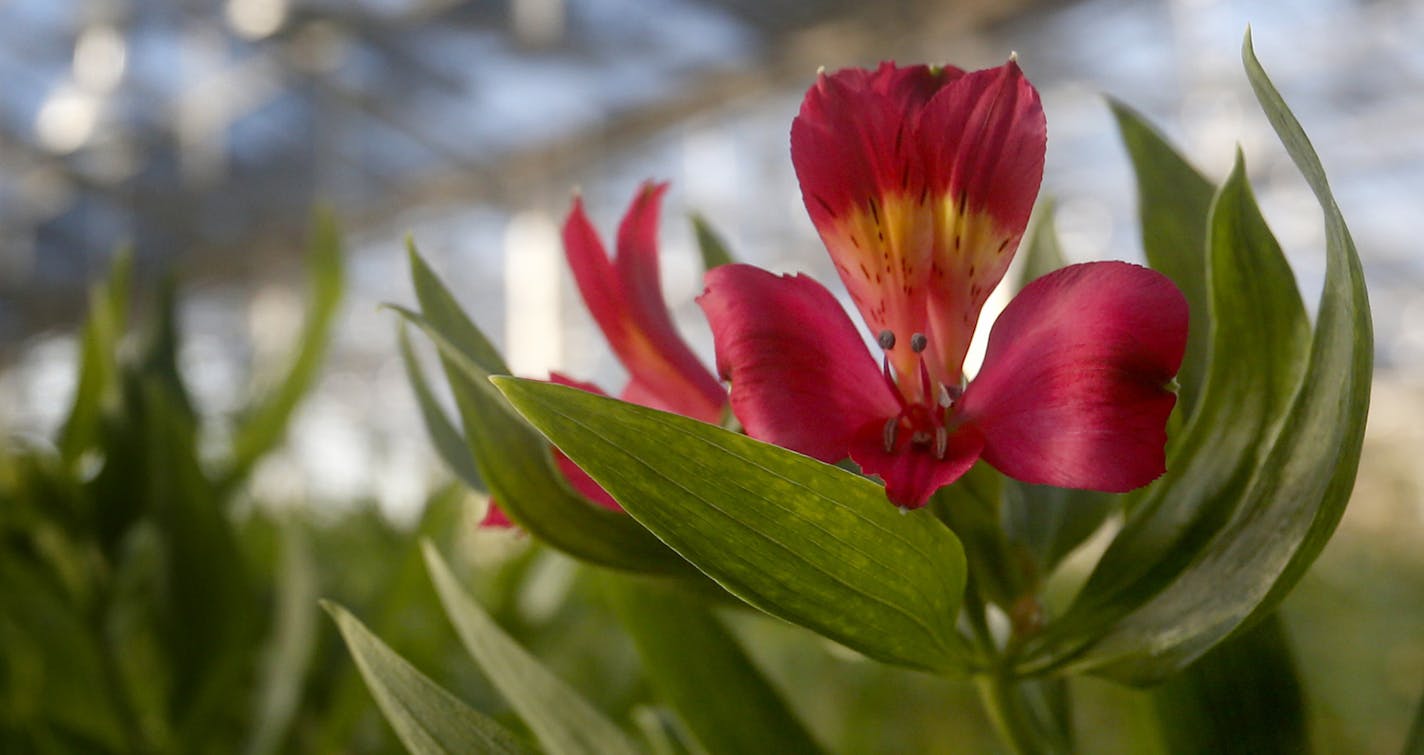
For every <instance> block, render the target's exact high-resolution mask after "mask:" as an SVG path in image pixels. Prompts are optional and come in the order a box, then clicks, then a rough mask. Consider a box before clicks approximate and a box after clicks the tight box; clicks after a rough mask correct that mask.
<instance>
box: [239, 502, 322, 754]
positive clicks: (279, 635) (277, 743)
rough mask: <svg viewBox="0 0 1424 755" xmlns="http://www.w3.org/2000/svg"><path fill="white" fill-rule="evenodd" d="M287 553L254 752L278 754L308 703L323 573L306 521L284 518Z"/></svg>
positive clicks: (264, 665)
mask: <svg viewBox="0 0 1424 755" xmlns="http://www.w3.org/2000/svg"><path fill="white" fill-rule="evenodd" d="M280 532H281V536H282V537H281V545H282V553H281V560H280V561H279V562H278V568H277V585H276V588H277V595H276V600H275V607H274V608H275V610H274V611H273V617H272V630H271V634H270V635H269V638H268V640H267V646H266V648H265V649H264V651H263V654H262V659H261V666H260V668H259V671H258V674H259V679H260V681H259V682H258V685H257V693H256V694H255V695H254V696H253V708H254V711H255V713H254V715H253V718H252V720H253V724H252V728H251V734H250V738H249V739H248V740H247V748H246V752H247V753H248V755H264V754H265V753H272V752H278V751H279V750H280V749H281V746H282V742H283V740H284V738H285V737H286V736H287V730H288V729H289V727H290V726H291V723H292V719H293V718H294V717H295V716H296V714H297V710H298V708H300V706H301V702H302V692H303V689H304V687H305V684H306V677H307V669H308V667H309V666H310V665H311V657H312V650H313V649H314V648H315V646H316V628H317V621H316V619H317V613H316V607H317V571H316V562H315V561H314V560H313V558H312V554H311V548H310V546H309V545H308V544H307V541H306V535H305V533H304V532H302V530H301V525H300V524H298V523H297V522H296V521H295V520H292V519H284V520H282V522H281V525H280Z"/></svg>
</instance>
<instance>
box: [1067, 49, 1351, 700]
mask: <svg viewBox="0 0 1424 755" xmlns="http://www.w3.org/2000/svg"><path fill="white" fill-rule="evenodd" d="M1243 57H1244V59H1245V64H1246V69H1247V74H1248V76H1249V77H1250V79H1251V84H1252V87H1253V88H1254V89H1255V90H1256V95H1257V98H1258V100H1259V101H1260V103H1261V106H1262V108H1263V110H1265V112H1266V114H1267V116H1268V117H1269V118H1270V120H1271V123H1272V125H1273V126H1274V127H1275V129H1276V132H1277V134H1279V135H1280V137H1281V140H1282V142H1284V144H1285V146H1286V149H1287V151H1288V152H1289V153H1290V155H1291V157H1292V159H1294V160H1295V163H1296V165H1297V167H1299V168H1300V170H1301V172H1302V173H1303V174H1304V175H1305V177H1306V179H1307V181H1308V182H1309V183H1310V185H1311V187H1312V189H1313V190H1314V191H1315V194H1316V197H1317V198H1318V199H1319V201H1320V205H1321V208H1322V209H1323V211H1324V214H1325V228H1326V272H1325V287H1324V290H1323V292H1322V293H1321V299H1320V308H1319V317H1318V319H1317V321H1316V325H1315V330H1314V336H1313V339H1312V342H1311V346H1310V353H1309V357H1308V360H1307V362H1306V371H1305V374H1304V377H1303V379H1302V380H1301V381H1300V390H1299V391H1298V392H1296V393H1295V395H1294V396H1293V397H1292V400H1291V404H1290V411H1289V413H1288V415H1287V416H1286V418H1285V420H1284V423H1283V424H1282V425H1281V426H1280V429H1279V431H1278V432H1276V433H1275V434H1274V439H1273V441H1272V442H1270V443H1269V444H1265V445H1264V448H1266V449H1268V450H1267V451H1266V452H1265V454H1264V455H1263V456H1262V457H1258V458H1260V461H1259V463H1258V464H1257V465H1256V467H1255V469H1254V470H1252V472H1251V475H1250V477H1249V479H1248V480H1245V481H1243V483H1241V486H1240V488H1239V489H1228V490H1226V491H1223V492H1222V495H1231V496H1232V497H1234V498H1236V499H1237V500H1239V503H1238V504H1237V505H1235V506H1234V507H1233V508H1234V511H1233V513H1232V515H1231V518H1230V519H1229V520H1228V521H1227V522H1226V523H1225V524H1224V525H1223V526H1221V527H1220V528H1219V531H1218V532H1217V534H1216V535H1215V537H1213V538H1212V539H1211V540H1210V541H1209V542H1207V543H1206V544H1205V545H1204V547H1203V548H1201V549H1200V551H1199V553H1198V555H1196V557H1195V558H1194V559H1193V560H1192V561H1191V563H1190V565H1189V566H1187V568H1186V569H1185V570H1184V571H1182V573H1181V574H1180V576H1178V577H1177V578H1176V579H1175V580H1173V581H1172V582H1171V584H1170V585H1168V586H1167V587H1166V588H1165V589H1162V590H1161V591H1160V592H1158V593H1157V594H1156V595H1155V596H1154V597H1153V598H1152V599H1151V600H1150V601H1148V602H1147V603H1146V604H1144V605H1142V606H1141V607H1140V608H1137V609H1136V610H1134V611H1133V612H1132V613H1131V614H1129V615H1127V616H1126V617H1124V618H1123V619H1122V620H1121V621H1119V622H1117V623H1116V624H1114V625H1113V626H1112V628H1111V629H1110V630H1109V631H1108V632H1107V633H1106V635H1105V636H1103V637H1102V639H1101V640H1099V641H1098V642H1097V643H1096V644H1095V645H1094V646H1093V647H1091V648H1090V649H1089V650H1088V652H1087V653H1085V654H1084V655H1083V656H1082V657H1080V658H1078V659H1076V660H1075V661H1074V664H1075V665H1076V666H1079V667H1081V668H1095V669H1097V670H1098V673H1102V674H1104V675H1107V676H1111V677H1115V678H1118V679H1122V680H1125V681H1131V682H1152V681H1157V680H1160V679H1162V678H1164V677H1165V676H1167V675H1170V674H1171V673H1173V672H1175V671H1177V670H1179V669H1181V668H1183V667H1184V666H1186V665H1187V664H1189V663H1191V662H1192V661H1193V660H1194V659H1196V658H1198V657H1200V656H1201V655H1202V654H1203V653H1205V652H1206V651H1207V650H1209V649H1210V648H1211V647H1212V646H1213V645H1215V644H1217V643H1218V642H1220V641H1222V640H1223V639H1225V638H1226V637H1227V636H1229V635H1230V634H1232V633H1233V632H1236V631H1238V630H1241V629H1242V628H1243V627H1244V626H1248V625H1249V624H1250V623H1252V622H1253V621H1254V620H1255V619H1257V618H1260V617H1261V616H1263V615H1264V614H1265V613H1267V612H1269V611H1270V610H1272V609H1273V608H1274V607H1275V606H1276V605H1277V604H1278V603H1279V602H1280V600H1281V599H1282V598H1283V597H1284V596H1285V594H1286V593H1287V592H1288V591H1289V590H1290V589H1291V588H1292V587H1293V586H1294V585H1295V583H1296V581H1297V580H1299V578H1300V576H1301V575H1302V574H1303V573H1304V572H1305V570H1306V569H1307V568H1308V567H1309V565H1310V564H1311V563H1312V562H1313V561H1314V560H1315V557H1316V556H1317V555H1318V554H1319V552H1320V549H1321V548H1323V547H1324V545H1325V542H1326V541H1327V540H1328V539H1329V537H1330V535H1331V534H1332V533H1333V532H1334V529H1335V525H1336V524H1337V523H1338V522H1339V520H1340V516H1341V515H1342V514H1343V513H1344V510H1345V505H1346V503H1347V502H1348V500H1349V496H1350V490H1351V488H1352V487H1353V486H1354V480H1355V472H1356V470H1357V468H1358V465H1359V458H1360V447H1361V444H1362V442H1363V438H1364V426H1365V419H1366V415H1367V413H1368V409H1369V395H1370V379H1371V375H1372V372H1373V366H1374V364H1373V363H1374V335H1373V328H1372V326H1371V323H1370V311H1369V301H1368V296H1367V294H1366V291H1365V281H1364V273H1363V270H1362V269H1361V266H1360V260H1359V256H1358V255H1357V254H1356V252H1355V247H1354V242H1353V241H1352V240H1351V239H1350V234H1349V230H1348V229H1347V228H1346V227H1345V222H1344V219H1343V218H1342V217H1341V215H1340V211H1339V208H1338V207H1337V206H1336V204H1335V201H1334V199H1333V197H1332V196H1331V194H1330V188H1329V185H1328V183H1327V182H1326V180H1325V175H1324V171H1323V169H1322V168H1321V166H1320V161H1319V158H1317V157H1316V155H1315V151H1314V149H1313V148H1312V147H1311V146H1310V142H1309V141H1308V140H1307V139H1306V137H1305V134H1304V132H1303V131H1302V130H1301V128H1300V124H1299V123H1298V122H1297V121H1296V120H1295V118H1294V116H1292V115H1291V114H1290V111H1289V109H1287V107H1286V105H1285V103H1284V102H1283V101H1282V100H1281V98H1280V95H1279V93H1277V92H1276V90H1275V88H1274V86H1273V85H1272V84H1271V82H1270V80H1269V79H1268V78H1267V77H1266V74H1265V72H1264V71H1263V70H1262V69H1261V67H1260V64H1259V63H1258V62H1257V61H1256V58H1255V55H1254V53H1253V52H1252V50H1251V44H1250V37H1249V35H1248V37H1247V40H1246V43H1245V45H1244V49H1243ZM1233 356H1234V357H1235V358H1237V359H1241V358H1245V357H1246V356H1247V355H1245V354H1242V353H1239V352H1237V353H1234V354H1233ZM1268 399H1269V394H1258V395H1257V400H1258V401H1261V400H1268ZM1237 421H1239V418H1233V419H1232V422H1233V423H1234V422H1237ZM1229 429H1230V425H1223V426H1220V427H1219V428H1218V432H1219V433H1221V437H1222V439H1223V442H1226V439H1227V438H1229V437H1230V434H1229Z"/></svg>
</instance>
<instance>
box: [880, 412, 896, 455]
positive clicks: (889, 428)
mask: <svg viewBox="0 0 1424 755" xmlns="http://www.w3.org/2000/svg"><path fill="white" fill-rule="evenodd" d="M899 425H900V418H899V417H891V418H890V419H887V420H885V429H884V430H883V431H881V435H883V436H884V437H883V438H882V440H884V441H885V453H887V454H888V453H891V452H893V451H894V450H895V431H896V430H897V429H899Z"/></svg>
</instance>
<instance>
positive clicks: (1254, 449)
mask: <svg viewBox="0 0 1424 755" xmlns="http://www.w3.org/2000/svg"><path fill="white" fill-rule="evenodd" d="M1210 245H1211V248H1210V258H1209V262H1208V267H1209V276H1210V279H1209V281H1208V284H1209V288H1210V297H1211V299H1210V301H1211V307H1212V312H1211V317H1210V319H1211V322H1212V328H1213V330H1212V334H1211V349H1210V352H1209V354H1208V364H1207V375H1206V382H1205V383H1204V385H1203V391H1202V396H1201V401H1200V402H1199V409H1198V411H1197V412H1196V413H1195V414H1193V415H1192V417H1191V419H1190V420H1189V421H1188V424H1187V427H1186V428H1185V429H1184V430H1183V431H1182V434H1181V438H1180V439H1179V441H1178V443H1177V444H1176V445H1175V448H1174V449H1173V450H1172V452H1171V453H1170V454H1169V457H1168V463H1167V467H1168V469H1169V470H1170V471H1169V472H1168V475H1167V476H1166V477H1165V478H1164V479H1162V480H1160V481H1158V482H1157V483H1156V484H1155V485H1153V486H1152V487H1150V488H1148V489H1147V491H1146V492H1145V493H1143V494H1141V499H1140V502H1139V503H1138V505H1137V506H1135V507H1134V508H1133V510H1132V512H1131V514H1130V515H1129V517H1128V519H1127V522H1126V523H1125V525H1124V527H1123V529H1122V531H1121V532H1119V533H1118V535H1117V537H1116V538H1114V539H1113V542H1112V544H1111V545H1110V546H1109V547H1108V550H1107V551H1106V552H1105V553H1104V554H1103V556H1102V558H1101V559H1100V560H1099V562H1098V565H1097V567H1096V568H1095V569H1094V570H1093V573H1092V575H1091V576H1090V577H1089V579H1088V582H1087V583H1086V584H1085V585H1084V587H1083V589H1082V591H1081V592H1080V593H1079V595H1078V598H1077V600H1076V601H1075V602H1074V605H1073V606H1072V607H1071V608H1070V610H1069V611H1068V613H1067V614H1065V615H1064V616H1063V617H1062V619H1060V621H1059V622H1057V625H1056V626H1055V627H1054V628H1053V629H1052V630H1051V632H1056V633H1057V635H1056V636H1055V634H1053V633H1050V634H1049V635H1046V636H1045V637H1044V638H1043V639H1042V641H1043V642H1045V643H1048V642H1052V641H1055V640H1057V639H1059V638H1060V637H1061V636H1062V634H1063V633H1065V632H1071V633H1072V634H1073V635H1075V640H1074V641H1075V642H1077V643H1080V644H1086V643H1087V642H1089V641H1091V640H1092V639H1094V638H1096V637H1098V636H1100V635H1101V633H1102V631H1103V630H1104V629H1105V628H1106V627H1108V626H1109V625H1111V624H1112V623H1114V622H1116V621H1118V620H1120V619H1122V618H1123V616H1124V615H1125V614H1127V613H1128V612H1129V611H1131V610H1132V609H1133V608H1136V607H1138V606H1140V605H1142V604H1143V603H1145V602H1146V601H1147V600H1148V599H1149V598H1150V597H1151V596H1153V595H1154V594H1156V593H1157V592H1159V591H1161V590H1163V589H1165V588H1166V586H1167V585H1169V584H1170V583H1171V582H1172V580H1174V579H1175V578H1176V577H1177V576H1178V575H1180V574H1181V573H1182V571H1183V570H1184V569H1186V568H1187V567H1188V565H1189V564H1190V563H1191V562H1192V560H1193V559H1194V558H1196V557H1197V555H1198V554H1199V553H1200V552H1201V550H1202V548H1203V547H1204V546H1205V545H1206V543H1207V542H1209V541H1210V540H1211V539H1212V538H1213V537H1215V536H1216V535H1217V534H1218V533H1219V532H1220V531H1221V530H1222V528H1223V527H1225V526H1226V524H1227V522H1229V521H1230V518H1231V516H1232V515H1233V513H1234V512H1235V511H1236V509H1237V507H1238V505H1239V504H1240V503H1241V501H1242V498H1243V494H1244V493H1245V489H1246V487H1247V485H1248V483H1249V482H1250V479H1251V477H1252V475H1254V474H1255V473H1256V471H1257V470H1258V469H1259V468H1260V466H1261V464H1262V463H1263V462H1264V461H1265V456H1266V453H1267V451H1268V450H1269V448H1270V442H1271V439H1272V438H1274V437H1275V434H1276V433H1277V432H1278V431H1279V428H1280V425H1281V422H1282V421H1283V420H1284V418H1285V415H1286V413H1287V412H1288V411H1289V410H1290V402H1291V396H1292V395H1293V394H1294V393H1295V390H1296V386H1297V385H1298V383H1299V381H1300V376H1301V372H1302V369H1303V364H1304V360H1305V356H1306V353H1307V352H1308V350H1309V340H1310V329H1309V322H1308V320H1307V318H1306V313H1305V305H1304V304H1303V303H1302V302H1301V299H1300V293H1299V291H1298V290H1297V289H1296V286H1295V278H1294V276H1293V275H1292V274H1291V270H1290V266H1289V265H1288V264H1287V262H1286V259H1285V256H1284V254H1282V252H1281V249H1280V245H1279V244H1277V243H1276V240H1275V238H1274V237H1273V236H1272V235H1271V232H1270V229H1269V228H1267V226H1266V222H1265V219H1264V218H1263V217H1261V213H1260V209H1259V208H1258V207H1257V205H1256V201H1255V197H1254V196H1253V195H1252V192H1251V187H1250V184H1249V183H1248V181H1247V178H1246V168H1245V164H1244V162H1243V160H1242V159H1241V157H1240V156H1239V155H1238V157H1237V162H1236V167H1235V168H1234V169H1233V170H1232V172H1231V176H1230V177H1229V178H1228V179H1227V181H1226V183H1225V184H1224V185H1223V186H1222V189H1221V191H1220V192H1219V193H1218V195H1217V199H1216V201H1215V202H1214V204H1213V206H1212V214H1211V234H1210ZM1065 644H1066V643H1065ZM1060 652H1062V650H1061V649H1060Z"/></svg>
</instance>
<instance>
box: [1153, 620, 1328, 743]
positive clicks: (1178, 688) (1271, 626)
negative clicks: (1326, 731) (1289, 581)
mask: <svg viewBox="0 0 1424 755" xmlns="http://www.w3.org/2000/svg"><path fill="white" fill-rule="evenodd" d="M1151 694H1152V704H1153V707H1154V708H1155V709H1156V711H1157V717H1158V721H1159V723H1160V726H1161V731H1162V738H1163V741H1164V744H1165V745H1166V749H1167V752H1169V753H1180V755H1195V754H1196V753H1202V752H1212V753H1222V754H1223V755H1230V753H1243V755H1244V754H1246V753H1250V754H1251V755H1270V754H1271V753H1280V754H1281V755H1294V754H1295V753H1302V752H1310V751H1311V747H1310V732H1309V727H1308V726H1307V722H1306V704H1305V693H1304V690H1302V689H1301V683H1300V679H1299V677H1298V676H1297V674H1296V667H1295V662H1294V659H1293V658H1292V657H1291V650H1290V644H1289V642H1288V640H1287V637H1286V632H1285V628H1284V627H1283V626H1282V624H1281V620H1280V617H1279V614H1277V613H1272V614H1271V615H1270V616H1269V617H1267V618H1266V619H1265V620H1263V621H1262V622H1260V623H1259V624H1257V625H1256V626H1255V627H1253V628H1252V629H1251V630H1250V631H1249V632H1245V633H1243V634H1240V635H1238V636H1236V637H1233V638H1231V639H1230V640H1228V641H1226V642H1223V643H1221V644H1220V645H1217V646H1216V647H1215V648H1212V650H1211V652H1209V653H1207V654H1206V655H1204V656H1202V657H1201V658H1199V659H1198V660H1197V661H1196V662H1195V663H1193V664H1192V665H1190V666H1188V667H1187V668H1186V669H1185V670H1183V671H1182V672H1181V673H1180V674H1177V675H1176V676H1174V677H1172V678H1171V679H1169V680H1168V681H1167V682H1166V683H1164V684H1163V685H1162V686H1160V687H1157V688H1155V689H1154V690H1152V693H1151Z"/></svg>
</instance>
